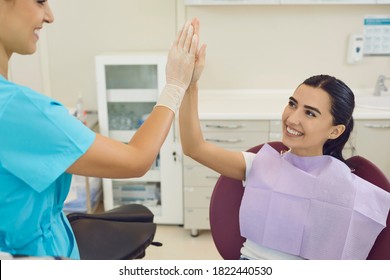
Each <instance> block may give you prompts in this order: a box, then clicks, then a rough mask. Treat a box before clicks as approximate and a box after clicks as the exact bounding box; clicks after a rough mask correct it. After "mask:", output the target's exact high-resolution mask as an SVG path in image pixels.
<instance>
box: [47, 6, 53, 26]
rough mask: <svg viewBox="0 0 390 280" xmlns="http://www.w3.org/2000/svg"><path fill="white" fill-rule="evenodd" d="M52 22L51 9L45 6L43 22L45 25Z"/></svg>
mask: <svg viewBox="0 0 390 280" xmlns="http://www.w3.org/2000/svg"><path fill="white" fill-rule="evenodd" d="M53 21H54V15H53V12H52V11H51V8H50V6H49V4H47V5H46V6H45V22H46V23H52V22H53Z"/></svg>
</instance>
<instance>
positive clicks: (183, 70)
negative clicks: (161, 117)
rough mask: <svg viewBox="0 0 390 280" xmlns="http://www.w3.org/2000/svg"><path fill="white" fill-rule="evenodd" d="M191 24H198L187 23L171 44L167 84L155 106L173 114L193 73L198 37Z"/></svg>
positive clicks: (196, 23)
mask: <svg viewBox="0 0 390 280" xmlns="http://www.w3.org/2000/svg"><path fill="white" fill-rule="evenodd" d="M192 24H195V25H198V24H199V22H198V21H197V20H193V21H192V23H191V22H190V21H187V22H186V24H185V25H184V27H183V28H182V30H181V31H180V32H179V34H178V37H177V38H176V40H175V41H174V42H173V44H172V47H171V49H170V51H169V54H168V62H167V65H166V81H167V84H166V86H165V87H164V89H163V91H162V93H161V94H160V96H159V98H158V100H157V104H156V106H165V107H168V108H169V109H171V110H172V111H173V112H174V113H176V112H177V110H178V109H179V107H180V104H181V101H182V100H183V97H184V94H185V91H186V90H187V88H188V86H189V84H190V82H191V78H192V74H193V71H194V65H195V54H196V52H197V48H198V36H197V35H196V34H194V26H193V25H192ZM196 28H198V27H196Z"/></svg>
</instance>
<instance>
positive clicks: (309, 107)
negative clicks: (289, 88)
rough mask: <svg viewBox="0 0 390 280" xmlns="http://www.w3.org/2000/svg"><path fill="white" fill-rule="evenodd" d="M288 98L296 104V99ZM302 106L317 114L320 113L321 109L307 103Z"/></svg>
mask: <svg viewBox="0 0 390 280" xmlns="http://www.w3.org/2000/svg"><path fill="white" fill-rule="evenodd" d="M289 99H290V100H291V101H293V102H294V103H295V104H298V100H296V99H295V98H294V97H292V96H290V98H289ZM303 107H304V108H306V109H309V110H313V111H316V112H317V113H318V114H320V115H321V111H320V110H318V109H317V108H315V107H312V106H309V105H304V106H303Z"/></svg>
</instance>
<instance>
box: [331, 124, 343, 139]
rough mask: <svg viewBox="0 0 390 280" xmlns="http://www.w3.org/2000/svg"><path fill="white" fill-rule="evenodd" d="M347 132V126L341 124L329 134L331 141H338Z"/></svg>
mask: <svg viewBox="0 0 390 280" xmlns="http://www.w3.org/2000/svg"><path fill="white" fill-rule="evenodd" d="M344 131H345V125H343V124H339V125H335V126H333V127H332V129H331V133H330V134H329V137H328V138H329V139H336V138H338V137H339V136H340V135H341V134H343V132H344Z"/></svg>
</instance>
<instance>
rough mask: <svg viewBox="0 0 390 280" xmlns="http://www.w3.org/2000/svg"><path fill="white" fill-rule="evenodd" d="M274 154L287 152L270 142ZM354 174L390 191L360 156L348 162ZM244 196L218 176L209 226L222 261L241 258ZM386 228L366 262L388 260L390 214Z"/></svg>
mask: <svg viewBox="0 0 390 280" xmlns="http://www.w3.org/2000/svg"><path fill="white" fill-rule="evenodd" d="M268 144H270V145H271V146H272V147H273V148H274V149H276V150H277V151H281V150H287V147H286V146H284V145H283V144H282V143H281V142H270V143H268ZM262 146H263V144H261V145H258V146H255V147H253V148H251V149H249V150H248V152H252V153H257V151H259V150H260V149H261V147H262ZM347 163H348V165H349V166H350V167H351V168H353V169H354V170H355V171H354V172H355V174H356V175H358V176H360V177H361V178H363V179H365V180H367V181H369V182H371V183H373V184H375V185H377V186H379V187H381V188H382V189H384V190H386V191H388V192H390V182H389V180H388V179H387V178H386V176H385V175H384V174H383V172H382V171H381V170H380V169H379V168H378V167H377V166H375V165H374V164H373V163H372V162H370V161H368V160H367V159H365V158H363V157H361V156H353V157H351V158H350V159H348V160H347ZM243 193H244V188H243V186H242V182H241V181H239V180H235V179H231V178H228V177H225V176H220V178H219V179H218V181H217V183H216V185H215V188H214V190H213V193H212V196H211V201H210V227H211V234H212V237H213V240H214V244H215V246H216V248H217V250H218V252H219V254H220V255H221V256H222V258H223V259H225V260H237V259H239V258H240V249H241V247H242V244H243V243H244V241H245V238H243V237H242V236H241V234H240V227H239V221H238V217H239V208H240V204H241V198H242V195H243ZM387 225H388V226H387V227H386V228H385V229H384V230H383V231H382V232H381V233H380V235H379V236H378V238H377V240H376V241H375V244H374V246H373V247H372V249H371V251H370V253H369V255H368V257H367V259H376V260H390V215H389V216H388V217H387Z"/></svg>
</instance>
